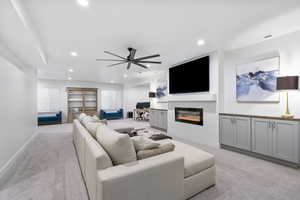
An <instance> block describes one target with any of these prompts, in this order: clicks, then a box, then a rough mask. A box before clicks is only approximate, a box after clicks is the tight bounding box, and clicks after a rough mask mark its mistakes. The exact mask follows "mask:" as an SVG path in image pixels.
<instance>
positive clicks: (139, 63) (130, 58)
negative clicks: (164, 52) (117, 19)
mask: <svg viewBox="0 0 300 200" xmlns="http://www.w3.org/2000/svg"><path fill="white" fill-rule="evenodd" d="M128 51H129V55H128V56H127V57H122V56H119V55H117V54H115V53H111V52H109V51H104V53H106V54H110V55H112V56H116V57H118V58H119V59H96V61H115V62H118V63H115V64H112V65H108V66H107V67H113V66H116V65H121V64H124V63H128V64H127V70H128V69H130V66H131V64H134V65H137V66H140V67H143V68H145V69H148V67H147V66H146V65H145V64H161V62H160V61H150V60H147V59H149V58H156V57H159V56H160V55H159V54H154V55H150V56H145V57H140V58H135V57H134V56H135V53H136V51H137V50H136V49H134V48H132V47H129V48H128Z"/></svg>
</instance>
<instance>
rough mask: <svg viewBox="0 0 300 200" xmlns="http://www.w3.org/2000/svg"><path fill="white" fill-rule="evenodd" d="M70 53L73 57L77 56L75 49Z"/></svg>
mask: <svg viewBox="0 0 300 200" xmlns="http://www.w3.org/2000/svg"><path fill="white" fill-rule="evenodd" d="M70 54H71V56H74V57H75V56H78V54H77V52H75V51H71V52H70Z"/></svg>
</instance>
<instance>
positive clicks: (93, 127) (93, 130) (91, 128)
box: [85, 122, 100, 138]
mask: <svg viewBox="0 0 300 200" xmlns="http://www.w3.org/2000/svg"><path fill="white" fill-rule="evenodd" d="M99 125H100V123H98V122H87V123H86V124H85V128H86V129H87V130H88V132H89V133H90V134H91V135H92V136H93V137H94V138H96V136H97V128H98V126H99Z"/></svg>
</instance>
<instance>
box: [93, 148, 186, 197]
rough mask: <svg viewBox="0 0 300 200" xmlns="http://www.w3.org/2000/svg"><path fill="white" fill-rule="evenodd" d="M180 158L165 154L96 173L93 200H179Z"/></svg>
mask: <svg viewBox="0 0 300 200" xmlns="http://www.w3.org/2000/svg"><path fill="white" fill-rule="evenodd" d="M183 181H184V160H183V157H181V156H178V155H175V154H172V153H166V154H162V155H159V156H155V157H151V158H147V159H144V160H140V161H136V162H132V163H128V164H125V165H118V166H115V167H110V168H107V169H105V170H99V171H98V183H97V200H118V199H122V200H141V199H143V200H182V199H183V194H184V190H183V185H184V182H183Z"/></svg>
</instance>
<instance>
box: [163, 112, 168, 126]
mask: <svg viewBox="0 0 300 200" xmlns="http://www.w3.org/2000/svg"><path fill="white" fill-rule="evenodd" d="M164 129H165V130H168V111H164Z"/></svg>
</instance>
